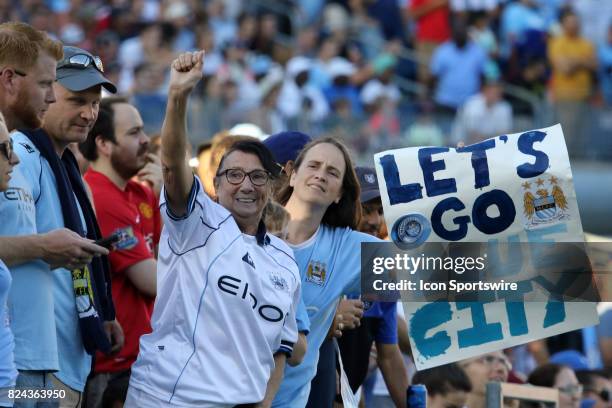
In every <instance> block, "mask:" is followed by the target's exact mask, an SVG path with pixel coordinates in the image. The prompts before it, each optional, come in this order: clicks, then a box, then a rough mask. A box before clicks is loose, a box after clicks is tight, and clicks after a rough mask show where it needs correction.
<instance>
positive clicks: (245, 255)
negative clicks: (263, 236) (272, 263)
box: [242, 252, 256, 269]
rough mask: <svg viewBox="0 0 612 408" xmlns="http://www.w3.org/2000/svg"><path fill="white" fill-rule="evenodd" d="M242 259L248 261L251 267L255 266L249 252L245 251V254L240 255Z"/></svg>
mask: <svg viewBox="0 0 612 408" xmlns="http://www.w3.org/2000/svg"><path fill="white" fill-rule="evenodd" d="M242 260H243V261H244V262H246V263H248V264H249V265H251V266H252V267H253V269H256V268H255V262H253V258H251V255H249V253H248V252H247V253H246V254H244V256H243V257H242Z"/></svg>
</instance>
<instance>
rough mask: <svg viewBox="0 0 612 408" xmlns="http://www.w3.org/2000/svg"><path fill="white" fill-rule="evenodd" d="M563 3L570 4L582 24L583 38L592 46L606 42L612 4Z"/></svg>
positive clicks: (589, 0) (578, 0) (576, 0)
mask: <svg viewBox="0 0 612 408" xmlns="http://www.w3.org/2000/svg"><path fill="white" fill-rule="evenodd" d="M540 1H542V0H540ZM549 1H550V0H549ZM557 1H559V0H557ZM565 3H569V4H571V6H572V7H573V9H574V10H575V11H576V14H578V16H579V18H580V21H581V23H582V24H581V25H582V29H581V32H582V35H583V36H584V37H586V38H587V39H588V40H589V41H590V42H592V43H593V44H599V43H601V42H602V41H605V40H606V37H607V35H608V26H609V25H610V22H612V2H609V1H598V2H594V1H592V0H573V1H571V2H565Z"/></svg>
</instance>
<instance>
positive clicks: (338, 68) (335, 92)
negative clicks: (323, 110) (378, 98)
mask: <svg viewBox="0 0 612 408" xmlns="http://www.w3.org/2000/svg"><path fill="white" fill-rule="evenodd" d="M327 72H328V74H329V77H330V84H329V86H328V87H326V88H324V89H323V93H324V94H325V98H326V99H327V102H328V103H329V105H330V106H332V107H334V105H335V104H336V102H339V101H340V100H345V101H346V102H348V105H349V109H350V110H351V113H352V115H353V116H354V117H360V116H361V115H363V109H362V107H361V102H360V101H359V91H358V90H357V87H356V86H354V85H353V84H352V82H351V77H352V76H353V74H354V73H355V67H354V66H353V64H351V63H350V62H348V61H347V60H346V59H344V58H341V57H336V58H334V59H332V60H331V61H330V62H329V64H328V65H327Z"/></svg>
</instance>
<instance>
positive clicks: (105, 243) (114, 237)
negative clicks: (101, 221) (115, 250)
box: [94, 233, 121, 250]
mask: <svg viewBox="0 0 612 408" xmlns="http://www.w3.org/2000/svg"><path fill="white" fill-rule="evenodd" d="M120 239H121V234H118V233H114V234H111V235H109V236H107V237H104V238H100V239H99V240H97V241H95V242H94V244H96V245H100V246H101V247H104V248H106V249H109V250H110V249H112V246H113V244H116V243H117V242H119V240H120Z"/></svg>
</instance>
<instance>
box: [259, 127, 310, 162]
mask: <svg viewBox="0 0 612 408" xmlns="http://www.w3.org/2000/svg"><path fill="white" fill-rule="evenodd" d="M311 140H312V138H311V137H310V136H308V135H307V134H305V133H302V132H293V131H287V132H279V133H276V134H274V135H272V136H270V137H268V138H267V139H266V140H264V141H263V144H265V145H266V147H267V148H268V149H270V151H271V152H272V155H273V156H274V160H276V162H277V163H279V164H281V165H283V166H284V165H285V164H286V163H287V162H288V161H289V160H291V161H295V159H297V157H298V155H299V154H300V152H301V151H302V149H303V148H304V146H306V145H307V144H308V143H309V142H310V141H311Z"/></svg>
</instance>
